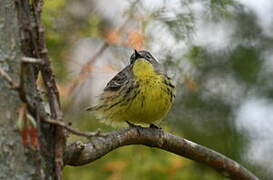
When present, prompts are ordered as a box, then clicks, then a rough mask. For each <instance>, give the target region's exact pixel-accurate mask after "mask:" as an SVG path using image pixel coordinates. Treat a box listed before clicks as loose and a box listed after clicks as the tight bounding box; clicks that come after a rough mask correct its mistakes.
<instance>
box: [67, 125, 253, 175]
mask: <svg viewBox="0 0 273 180" xmlns="http://www.w3.org/2000/svg"><path fill="white" fill-rule="evenodd" d="M136 144H140V145H146V146H149V147H157V148H160V149H163V150H165V151H168V152H172V153H174V154H177V155H180V156H183V157H186V158H189V159H192V160H194V161H197V162H201V163H205V164H206V165H208V166H210V167H212V168H214V169H216V170H217V171H219V172H220V173H221V174H222V175H224V176H227V177H230V178H232V179H240V180H257V179H258V178H257V177H256V176H255V175H254V174H252V173H251V172H249V171H248V170H247V169H245V168H244V167H243V166H241V165H240V164H238V163H237V162H235V161H233V160H231V159H229V158H227V157H225V156H224V155H222V154H220V153H218V152H215V151H213V150H210V149H208V148H206V147H204V146H201V145H198V144H196V143H193V142H191V141H188V140H186V139H183V138H180V137H177V136H175V135H172V134H170V133H166V132H163V131H162V130H160V129H156V128H142V127H134V128H126V129H121V130H118V131H114V132H111V133H109V134H108V135H107V136H104V137H97V138H95V139H92V140H91V141H90V142H89V143H87V144H83V143H81V142H75V143H72V144H70V145H68V146H67V148H66V152H65V159H64V162H65V164H66V165H71V166H80V165H84V164H87V163H90V162H93V161H95V160H97V159H99V158H101V157H102V156H104V155H105V154H107V153H109V152H111V151H112V150H114V149H117V148H119V147H122V146H125V145H136Z"/></svg>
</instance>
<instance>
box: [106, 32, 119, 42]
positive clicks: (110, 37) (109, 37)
mask: <svg viewBox="0 0 273 180" xmlns="http://www.w3.org/2000/svg"><path fill="white" fill-rule="evenodd" d="M106 41H107V43H108V44H118V43H119V41H120V35H119V33H118V32H117V31H109V32H108V33H107V34H106Z"/></svg>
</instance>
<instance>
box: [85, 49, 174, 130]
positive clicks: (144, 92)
mask: <svg viewBox="0 0 273 180" xmlns="http://www.w3.org/2000/svg"><path fill="white" fill-rule="evenodd" d="M174 99H175V86H174V84H173V82H172V79H171V78H170V77H169V76H167V75H166V73H164V71H163V70H162V65H161V64H160V63H159V62H158V61H157V59H156V58H155V57H153V56H152V55H151V53H150V52H148V51H146V50H141V51H137V50H134V52H133V54H132V55H131V57H130V63H129V65H127V66H126V67H125V68H124V69H122V70H121V71H120V72H119V73H117V74H116V75H115V76H114V77H113V78H112V79H111V80H110V81H109V82H108V83H107V85H106V87H105V88H104V90H103V92H102V93H101V95H99V100H98V103H97V105H95V106H91V107H88V108H86V110H87V111H93V112H95V113H96V114H97V115H98V116H99V117H100V119H101V120H102V121H103V122H105V123H107V124H111V125H115V124H120V123H124V122H126V123H127V124H129V126H134V125H135V124H140V125H146V124H149V125H150V127H157V126H156V125H155V124H154V123H157V122H159V121H161V120H162V119H163V118H164V117H165V116H166V115H167V113H168V112H169V111H170V108H171V106H172V105H173V102H174Z"/></svg>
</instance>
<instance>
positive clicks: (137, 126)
mask: <svg viewBox="0 0 273 180" xmlns="http://www.w3.org/2000/svg"><path fill="white" fill-rule="evenodd" d="M126 123H127V124H128V125H129V127H130V128H141V126H140V125H136V124H134V123H131V122H129V121H126Z"/></svg>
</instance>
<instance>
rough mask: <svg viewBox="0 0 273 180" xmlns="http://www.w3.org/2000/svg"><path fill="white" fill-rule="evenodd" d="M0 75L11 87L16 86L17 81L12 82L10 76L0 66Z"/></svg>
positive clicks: (14, 87)
mask: <svg viewBox="0 0 273 180" xmlns="http://www.w3.org/2000/svg"><path fill="white" fill-rule="evenodd" d="M0 76H2V77H3V78H4V79H5V80H6V81H7V82H8V83H9V85H10V86H11V88H12V89H16V88H18V83H16V82H14V81H13V80H12V78H11V77H10V76H9V75H8V74H7V73H6V72H5V71H4V70H3V69H2V68H1V67H0Z"/></svg>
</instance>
